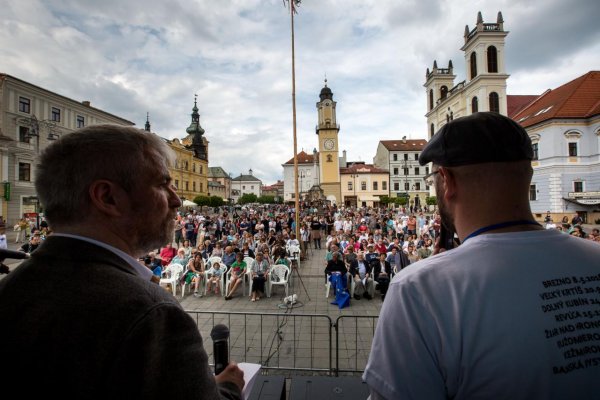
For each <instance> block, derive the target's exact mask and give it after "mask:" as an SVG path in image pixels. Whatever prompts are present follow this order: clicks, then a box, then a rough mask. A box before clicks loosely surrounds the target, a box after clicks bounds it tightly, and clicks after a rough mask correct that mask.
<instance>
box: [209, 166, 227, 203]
mask: <svg viewBox="0 0 600 400" xmlns="http://www.w3.org/2000/svg"><path fill="white" fill-rule="evenodd" d="M208 180H209V186H210V187H211V188H213V187H214V189H211V190H210V194H211V196H213V193H214V196H219V197H223V199H224V200H225V201H226V202H231V176H229V174H228V173H227V172H226V171H225V170H224V169H223V168H222V167H208ZM211 182H212V183H211ZM217 184H218V185H220V186H222V188H221V187H220V186H217ZM221 193H223V195H221Z"/></svg>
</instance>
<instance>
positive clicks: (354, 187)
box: [340, 162, 389, 207]
mask: <svg viewBox="0 0 600 400" xmlns="http://www.w3.org/2000/svg"><path fill="white" fill-rule="evenodd" d="M340 176H341V188H342V202H343V204H344V205H345V206H346V207H378V206H379V201H380V199H381V196H387V195H388V190H389V189H388V186H389V172H388V170H387V169H382V168H377V167H376V166H374V165H371V164H365V163H364V162H355V163H351V164H349V165H348V166H347V167H345V168H340Z"/></svg>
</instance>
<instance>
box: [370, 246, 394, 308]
mask: <svg viewBox="0 0 600 400" xmlns="http://www.w3.org/2000/svg"><path fill="white" fill-rule="evenodd" d="M386 257H387V255H386V253H381V254H379V259H378V260H374V261H373V262H371V266H372V267H373V278H374V279H375V281H376V282H377V289H379V292H380V293H381V301H383V300H385V294H386V293H387V290H388V286H389V285H390V279H391V277H392V266H391V265H390V263H389V262H388V261H386Z"/></svg>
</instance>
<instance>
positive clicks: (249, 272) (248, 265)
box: [242, 257, 254, 296]
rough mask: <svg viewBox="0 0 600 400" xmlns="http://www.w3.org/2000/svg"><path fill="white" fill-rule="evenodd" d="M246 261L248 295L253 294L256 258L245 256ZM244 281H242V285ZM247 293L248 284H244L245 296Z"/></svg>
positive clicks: (245, 276) (245, 277)
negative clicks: (253, 265) (253, 273)
mask: <svg viewBox="0 0 600 400" xmlns="http://www.w3.org/2000/svg"><path fill="white" fill-rule="evenodd" d="M244 262H245V263H246V273H245V274H244V277H243V278H244V279H245V280H247V281H248V296H251V295H252V264H254V258H252V257H244ZM243 284H244V282H242V285H243ZM245 295H246V286H244V296H245Z"/></svg>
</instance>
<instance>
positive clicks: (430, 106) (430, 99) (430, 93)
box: [429, 89, 433, 110]
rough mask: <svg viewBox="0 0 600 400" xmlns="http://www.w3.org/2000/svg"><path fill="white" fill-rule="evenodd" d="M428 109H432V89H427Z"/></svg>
mask: <svg viewBox="0 0 600 400" xmlns="http://www.w3.org/2000/svg"><path fill="white" fill-rule="evenodd" d="M429 109H430V110H433V89H429Z"/></svg>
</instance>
